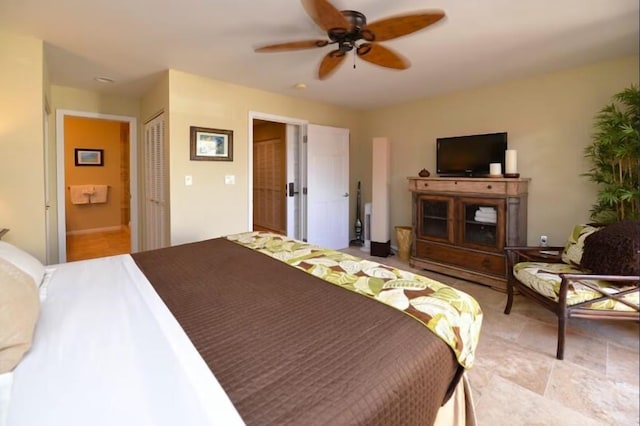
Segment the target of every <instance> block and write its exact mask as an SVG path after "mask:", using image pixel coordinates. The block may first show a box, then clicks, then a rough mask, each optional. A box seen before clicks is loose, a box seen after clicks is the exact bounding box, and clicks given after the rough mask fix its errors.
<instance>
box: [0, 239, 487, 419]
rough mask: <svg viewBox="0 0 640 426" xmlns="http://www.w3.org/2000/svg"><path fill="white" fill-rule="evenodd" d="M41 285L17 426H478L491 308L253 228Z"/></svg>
mask: <svg viewBox="0 0 640 426" xmlns="http://www.w3.org/2000/svg"><path fill="white" fill-rule="evenodd" d="M1 248H2V247H0V259H1V256H2V250H1ZM0 267H2V264H1V263H0ZM25 269H27V268H25ZM0 272H1V270H0ZM34 280H35V282H37V283H39V284H40V285H39V288H38V293H39V297H40V304H39V315H38V318H37V323H35V331H34V333H33V340H32V343H31V347H30V349H29V350H28V351H27V352H26V353H25V354H24V356H23V358H22V359H20V360H19V361H18V362H17V364H16V366H15V368H13V369H12V370H11V371H8V372H4V374H0V386H2V383H4V384H5V402H4V419H5V422H6V424H7V425H8V426H33V425H42V424H47V425H65V426H67V425H86V424H92V425H113V424H118V425H176V424H185V425H235V424H239V425H240V424H248V425H285V424H291V425H300V424H305V425H310V424H332V425H338V424H367V425H370V424H386V425H390V424H394V425H395V424H403V425H404V424H406V425H410V424H416V425H418V424H420V425H425V424H433V423H439V424H455V423H461V424H465V423H466V424H473V422H474V418H473V412H472V403H471V400H470V393H469V389H468V383H467V382H466V379H465V374H464V372H465V370H466V369H468V368H470V367H471V366H472V365H473V359H474V353H475V347H476V345H477V342H478V337H479V334H480V327H481V322H482V312H481V310H480V308H479V306H478V304H477V302H476V301H475V300H474V299H473V298H472V297H471V296H469V295H468V294H465V293H463V292H460V291H457V290H455V289H453V288H451V287H449V286H446V285H444V284H441V283H438V282H436V281H433V280H430V279H427V278H425V277H422V276H420V275H414V274H412V273H410V272H407V271H402V270H398V269H395V268H391V267H388V266H385V265H382V264H379V263H376V262H371V261H366V260H362V259H358V258H356V257H353V256H350V255H348V254H345V253H341V252H337V251H333V250H327V249H324V248H322V247H317V246H314V245H311V244H307V243H303V242H301V241H296V240H292V239H289V238H286V237H282V236H279V235H276V234H269V233H260V232H248V233H242V234H237V235H231V236H228V237H222V238H215V239H211V240H206V241H199V242H195V243H190V244H183V245H179V246H174V247H168V248H164V249H160V250H152V251H147V252H141V253H136V254H132V255H121V256H111V257H105V258H99V259H92V260H86V261H80V262H71V263H67V264H61V265H54V266H53V267H49V268H46V269H45V271H44V273H43V277H42V278H40V281H38V274H35V277H34ZM0 302H1V300H0ZM1 325H2V317H1V316H0V326H1ZM1 341H2V340H1V339H0V356H1V354H2V346H1ZM0 365H2V364H1V358H0ZM0 373H2V371H1V370H0ZM465 385H467V386H465ZM6 389H9V391H8V392H7V391H6ZM7 395H8V396H7ZM1 401H2V390H0V410H2V406H3V405H2V402H1ZM448 416H449V417H448ZM451 416H453V417H451ZM2 417H3V416H1V415H0V424H1V423H2Z"/></svg>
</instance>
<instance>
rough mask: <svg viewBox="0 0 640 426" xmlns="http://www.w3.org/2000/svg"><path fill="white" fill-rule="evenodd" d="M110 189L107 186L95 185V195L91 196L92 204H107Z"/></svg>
mask: <svg viewBox="0 0 640 426" xmlns="http://www.w3.org/2000/svg"><path fill="white" fill-rule="evenodd" d="M108 192H109V187H108V186H107V185H94V191H93V194H91V204H97V203H106V202H107V193H108Z"/></svg>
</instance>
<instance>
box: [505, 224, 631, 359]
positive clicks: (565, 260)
mask: <svg viewBox="0 0 640 426" xmlns="http://www.w3.org/2000/svg"><path fill="white" fill-rule="evenodd" d="M600 229H604V228H598V227H594V226H590V225H578V226H576V227H575V228H574V230H573V232H572V234H571V236H570V237H569V240H568V241H567V244H566V245H565V246H563V247H506V248H505V252H506V256H507V269H508V270H507V273H508V281H507V305H506V307H505V309H504V313H505V314H507V315H508V314H509V313H510V312H511V306H512V305H513V296H514V290H515V289H518V291H519V292H520V294H522V295H523V296H525V297H527V298H529V299H530V300H532V301H534V302H536V303H538V304H540V305H542V306H543V307H545V308H546V309H549V310H550V311H551V312H553V313H555V314H556V315H557V317H558V346H557V351H556V357H557V358H558V359H563V358H564V341H565V330H566V322H567V320H568V319H569V318H574V317H575V318H588V319H606V320H633V321H639V320H640V313H639V311H638V298H639V297H638V294H639V284H640V276H638V275H626V274H625V275H620V274H596V273H593V271H591V270H589V269H587V268H585V267H584V266H583V265H581V262H582V257H583V250H584V245H585V240H586V239H587V237H589V236H590V235H592V234H594V233H596V232H602V231H600ZM603 235H604V234H603ZM635 240H636V242H635V247H634V248H633V251H634V254H635V263H636V265H635V266H636V269H635V270H636V271H637V266H638V265H637V259H638V248H637V235H636V236H635ZM613 244H614V245H616V248H619V245H620V244H618V243H617V242H616V241H615V240H614V242H613ZM604 250H605V251H606V250H607V249H606V248H605V249H604ZM620 262H622V260H620ZM635 274H637V272H635Z"/></svg>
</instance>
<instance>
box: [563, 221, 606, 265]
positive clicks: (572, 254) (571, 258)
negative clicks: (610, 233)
mask: <svg viewBox="0 0 640 426" xmlns="http://www.w3.org/2000/svg"><path fill="white" fill-rule="evenodd" d="M599 230H600V228H597V227H595V226H592V225H585V224H581V225H576V226H575V227H574V228H573V231H572V232H571V235H569V238H568V239H567V243H566V245H565V246H564V250H563V251H562V261H563V262H564V263H566V264H568V265H573V266H576V267H579V266H580V264H581V262H582V253H583V251H584V240H585V239H586V238H587V237H588V236H589V235H591V234H593V233H594V232H596V231H599Z"/></svg>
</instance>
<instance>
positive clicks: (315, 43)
mask: <svg viewBox="0 0 640 426" xmlns="http://www.w3.org/2000/svg"><path fill="white" fill-rule="evenodd" d="M327 44H329V42H328V41H327V40H303V41H291V42H288V43H279V44H271V45H269V46H263V47H259V48H257V49H256V50H255V51H256V52H283V51H287V50H302V49H313V48H315V47H324V46H326V45H327Z"/></svg>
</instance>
